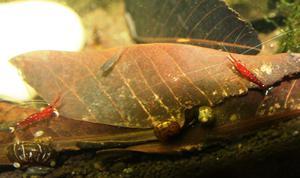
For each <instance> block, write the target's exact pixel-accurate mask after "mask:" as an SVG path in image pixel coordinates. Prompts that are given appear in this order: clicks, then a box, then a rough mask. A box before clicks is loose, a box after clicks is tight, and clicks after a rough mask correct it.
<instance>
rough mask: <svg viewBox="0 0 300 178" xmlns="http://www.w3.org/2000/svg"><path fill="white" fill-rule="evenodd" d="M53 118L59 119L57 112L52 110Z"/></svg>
mask: <svg viewBox="0 0 300 178" xmlns="http://www.w3.org/2000/svg"><path fill="white" fill-rule="evenodd" d="M53 117H55V118H58V117H59V112H58V111H57V110H56V109H54V110H53Z"/></svg>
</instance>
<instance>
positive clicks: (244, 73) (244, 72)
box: [228, 54, 266, 89]
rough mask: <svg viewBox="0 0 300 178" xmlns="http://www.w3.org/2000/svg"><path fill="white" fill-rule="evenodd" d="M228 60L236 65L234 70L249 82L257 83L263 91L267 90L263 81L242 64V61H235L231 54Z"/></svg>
mask: <svg viewBox="0 0 300 178" xmlns="http://www.w3.org/2000/svg"><path fill="white" fill-rule="evenodd" d="M228 59H229V60H230V61H231V62H232V64H233V65H234V68H235V69H236V70H237V71H238V72H239V73H240V74H241V75H242V76H243V77H245V78H247V79H248V80H249V81H251V82H253V83H255V84H256V85H258V86H259V87H260V88H261V89H265V88H266V86H265V84H263V82H262V81H260V80H259V79H258V78H257V77H256V76H255V75H254V74H253V73H252V72H251V71H249V70H248V69H247V67H246V66H245V65H244V64H242V63H241V61H239V60H237V59H235V58H234V57H233V56H232V55H231V54H229V56H228Z"/></svg>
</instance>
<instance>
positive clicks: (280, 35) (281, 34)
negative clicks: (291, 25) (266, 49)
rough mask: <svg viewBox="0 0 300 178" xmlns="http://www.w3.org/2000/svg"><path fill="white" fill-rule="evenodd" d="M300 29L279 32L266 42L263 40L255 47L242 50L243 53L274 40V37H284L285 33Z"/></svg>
mask: <svg viewBox="0 0 300 178" xmlns="http://www.w3.org/2000/svg"><path fill="white" fill-rule="evenodd" d="M298 30H299V29H292V30H288V31H285V32H283V33H280V34H278V35H275V36H274V37H272V38H271V39H269V40H266V41H264V42H261V43H260V44H258V45H256V46H254V47H251V48H249V49H247V50H246V51H244V52H242V53H241V54H245V53H247V52H249V51H251V50H253V49H256V48H257V47H260V46H262V45H264V44H266V43H269V42H270V41H272V40H274V39H277V38H280V37H282V36H284V35H286V34H288V33H290V32H293V31H298Z"/></svg>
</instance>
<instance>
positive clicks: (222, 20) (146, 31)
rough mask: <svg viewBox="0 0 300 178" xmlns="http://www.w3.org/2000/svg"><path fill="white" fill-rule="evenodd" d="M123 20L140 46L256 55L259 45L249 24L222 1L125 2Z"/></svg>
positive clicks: (140, 0)
mask: <svg viewBox="0 0 300 178" xmlns="http://www.w3.org/2000/svg"><path fill="white" fill-rule="evenodd" d="M125 4H126V11H127V12H126V16H125V17H126V19H127V22H128V26H129V29H130V31H131V35H132V36H133V38H134V39H135V40H136V41H137V42H140V43H158V42H161V43H162V42H164V43H167V42H169V43H170V42H171V43H187V44H193V45H199V46H202V47H209V48H215V49H224V48H225V47H226V49H227V50H229V51H231V52H235V53H244V52H245V51H246V50H247V51H246V53H247V54H257V53H258V52H259V51H260V49H261V43H260V41H259V39H258V37H257V33H256V31H255V30H254V29H253V28H252V26H251V24H249V23H247V22H245V21H243V20H242V19H241V17H240V16H239V14H238V13H237V12H235V11H234V10H232V9H230V8H229V7H228V6H227V5H226V3H225V2H224V1H221V0H201V1H199V0H179V1H160V0H151V1H149V0H139V1H136V0H126V1H125Z"/></svg>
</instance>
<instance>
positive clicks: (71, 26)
mask: <svg viewBox="0 0 300 178" xmlns="http://www.w3.org/2000/svg"><path fill="white" fill-rule="evenodd" d="M84 42H85V35H84V29H83V26H82V23H81V21H80V18H79V16H78V15H77V14H76V13H75V12H74V11H73V10H71V9H70V8H68V7H66V6H63V5H60V4H58V3H54V2H50V1H18V2H11V3H3V4H0V82H1V83H0V97H1V98H5V99H7V98H9V99H13V100H28V99H30V98H31V97H32V96H33V95H34V93H32V91H33V90H32V89H29V87H28V86H26V85H25V83H24V82H23V81H22V79H21V77H20V76H19V75H18V72H17V70H16V69H15V68H13V67H12V66H11V65H10V64H9V63H8V60H9V59H10V58H12V57H14V56H16V55H19V54H21V53H25V52H28V51H34V50H64V51H78V50H80V49H81V48H82V47H83V45H84Z"/></svg>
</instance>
